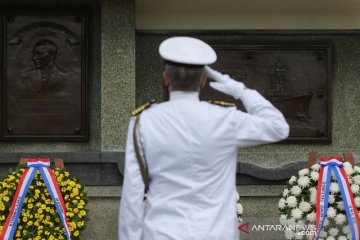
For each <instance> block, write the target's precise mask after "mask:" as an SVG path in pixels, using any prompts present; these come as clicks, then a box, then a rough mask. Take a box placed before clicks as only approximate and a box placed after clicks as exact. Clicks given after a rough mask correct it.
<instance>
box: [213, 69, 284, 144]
mask: <svg viewBox="0 0 360 240" xmlns="http://www.w3.org/2000/svg"><path fill="white" fill-rule="evenodd" d="M206 72H207V74H208V76H209V77H210V78H211V79H213V80H215V82H210V86H211V87H212V88H214V89H216V90H218V91H220V92H223V93H225V94H227V95H230V96H232V97H234V98H235V99H237V100H241V101H242V102H243V104H244V106H245V108H246V110H247V113H244V112H242V111H234V125H235V134H236V141H237V143H238V146H239V147H248V146H254V145H259V144H265V143H270V142H277V141H281V140H283V139H285V138H287V137H288V135H289V125H288V124H287V122H286V120H285V118H284V116H283V114H282V113H281V112H280V111H279V110H277V109H276V108H275V107H274V106H273V105H272V104H271V103H270V102H269V101H268V100H266V99H265V98H264V97H263V96H261V95H260V94H259V93H258V92H257V91H256V90H252V89H249V88H246V87H245V85H244V84H243V83H242V82H239V81H236V80H234V79H232V78H230V77H229V76H228V75H226V74H222V73H220V72H218V71H215V70H213V69H211V68H210V67H208V66H206ZM245 123H246V124H245Z"/></svg>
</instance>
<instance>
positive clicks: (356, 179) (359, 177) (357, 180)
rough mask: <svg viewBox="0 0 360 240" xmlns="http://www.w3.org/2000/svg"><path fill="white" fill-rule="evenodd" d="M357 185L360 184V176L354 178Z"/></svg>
mask: <svg viewBox="0 0 360 240" xmlns="http://www.w3.org/2000/svg"><path fill="white" fill-rule="evenodd" d="M352 179H353V180H354V182H355V183H356V184H360V175H356V176H354V177H353V178H352Z"/></svg>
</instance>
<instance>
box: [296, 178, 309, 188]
mask: <svg viewBox="0 0 360 240" xmlns="http://www.w3.org/2000/svg"><path fill="white" fill-rule="evenodd" d="M309 183H310V179H309V178H308V177H306V176H302V177H299V180H298V184H299V186H300V187H303V188H304V187H307V186H309Z"/></svg>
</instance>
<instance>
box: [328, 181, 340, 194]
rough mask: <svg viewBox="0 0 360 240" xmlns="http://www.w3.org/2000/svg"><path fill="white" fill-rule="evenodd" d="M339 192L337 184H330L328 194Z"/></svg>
mask: <svg viewBox="0 0 360 240" xmlns="http://www.w3.org/2000/svg"><path fill="white" fill-rule="evenodd" d="M339 191H340V188H339V184H338V183H337V182H332V183H330V192H331V193H338V192H339Z"/></svg>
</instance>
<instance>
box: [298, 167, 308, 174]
mask: <svg viewBox="0 0 360 240" xmlns="http://www.w3.org/2000/svg"><path fill="white" fill-rule="evenodd" d="M308 173H309V169H308V168H304V169H301V170H300V171H299V176H305V175H306V174H308Z"/></svg>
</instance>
